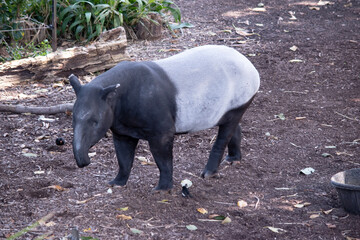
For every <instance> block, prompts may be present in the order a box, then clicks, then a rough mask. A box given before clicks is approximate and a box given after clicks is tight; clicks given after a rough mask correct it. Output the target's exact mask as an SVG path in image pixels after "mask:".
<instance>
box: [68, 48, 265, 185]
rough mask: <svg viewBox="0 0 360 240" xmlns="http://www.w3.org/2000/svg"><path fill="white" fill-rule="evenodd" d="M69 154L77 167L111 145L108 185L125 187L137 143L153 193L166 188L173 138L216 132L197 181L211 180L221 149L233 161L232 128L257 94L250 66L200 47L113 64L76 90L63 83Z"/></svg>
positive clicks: (227, 52)
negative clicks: (94, 150)
mask: <svg viewBox="0 0 360 240" xmlns="http://www.w3.org/2000/svg"><path fill="white" fill-rule="evenodd" d="M69 80H70V84H71V85H72V87H73V89H74V91H75V94H76V102H75V104H74V108H73V129H74V139H73V151H74V156H75V159H76V163H77V165H78V166H79V167H80V168H82V167H85V166H87V165H89V164H90V159H89V156H88V152H89V149H90V148H91V147H92V146H93V145H94V144H96V143H97V142H98V141H99V140H100V139H101V138H102V137H104V136H105V134H106V132H107V131H108V129H111V131H112V133H113V141H114V145H115V151H116V156H117V160H118V163H119V172H118V174H117V176H116V177H115V179H114V180H112V181H110V182H109V183H110V184H111V185H121V186H123V185H125V184H126V182H127V180H128V178H129V175H130V171H131V168H132V165H133V160H134V154H135V148H136V146H137V144H138V140H139V139H145V140H147V141H148V143H149V147H150V151H151V153H152V155H153V157H154V159H155V162H156V164H157V167H158V168H159V170H160V179H159V183H158V185H157V186H156V188H155V190H168V189H171V188H172V186H173V180H172V176H173V153H172V149H173V143H174V136H175V135H176V134H182V133H189V132H195V131H200V130H203V129H207V128H211V127H214V126H219V128H218V135H217V138H216V141H215V143H214V145H213V147H212V150H211V153H210V156H209V160H208V162H207V164H206V166H205V169H204V170H203V172H202V174H201V176H202V177H209V176H212V175H214V174H215V173H216V172H217V168H218V166H219V165H220V163H221V160H222V157H223V154H224V151H225V148H226V147H228V156H227V157H226V160H227V161H229V162H233V161H239V160H240V159H241V152H240V138H241V128H240V125H239V121H240V119H241V117H242V116H243V114H244V112H245V110H246V109H247V108H248V106H249V104H250V103H251V101H252V100H253V98H254V96H255V94H256V93H257V91H258V89H259V86H260V78H259V73H258V71H257V70H256V69H255V67H254V66H253V64H252V63H251V62H250V61H249V60H248V59H247V58H246V57H245V56H243V55H242V54H240V53H239V52H238V51H236V50H235V49H232V48H229V47H226V46H213V45H211V46H201V47H196V48H192V49H190V50H186V51H184V52H182V53H180V54H177V55H174V56H172V57H169V58H165V59H162V60H157V61H146V62H128V61H124V62H120V63H119V64H118V65H116V66H115V67H113V68H112V69H110V70H108V71H107V72H104V73H102V74H100V75H99V76H97V77H96V78H95V79H93V80H92V81H91V82H89V83H87V84H85V85H81V83H80V82H79V80H78V78H77V77H75V76H74V75H71V76H70V78H69Z"/></svg>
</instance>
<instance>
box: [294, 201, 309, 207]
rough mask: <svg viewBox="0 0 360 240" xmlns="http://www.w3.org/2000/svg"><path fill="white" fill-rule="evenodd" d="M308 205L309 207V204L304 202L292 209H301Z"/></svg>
mask: <svg viewBox="0 0 360 240" xmlns="http://www.w3.org/2000/svg"><path fill="white" fill-rule="evenodd" d="M309 205H311V203H309V202H305V203H298V204H295V205H294V207H296V208H303V207H306V206H309Z"/></svg>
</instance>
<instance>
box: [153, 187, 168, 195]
mask: <svg viewBox="0 0 360 240" xmlns="http://www.w3.org/2000/svg"><path fill="white" fill-rule="evenodd" d="M171 190H172V188H170V189H157V187H156V188H153V189H152V190H151V193H152V194H167V193H168V194H171Z"/></svg>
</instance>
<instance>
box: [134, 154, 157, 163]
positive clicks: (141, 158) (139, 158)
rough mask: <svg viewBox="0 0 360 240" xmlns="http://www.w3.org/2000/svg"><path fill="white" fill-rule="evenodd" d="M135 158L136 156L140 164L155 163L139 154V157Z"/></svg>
mask: <svg viewBox="0 0 360 240" xmlns="http://www.w3.org/2000/svg"><path fill="white" fill-rule="evenodd" d="M136 158H137V159H138V160H140V164H141V165H155V163H153V162H150V160H149V159H147V158H146V157H142V156H140V157H136Z"/></svg>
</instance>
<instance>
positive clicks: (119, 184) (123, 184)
mask: <svg viewBox="0 0 360 240" xmlns="http://www.w3.org/2000/svg"><path fill="white" fill-rule="evenodd" d="M109 185H110V186H112V187H113V186H122V187H124V186H126V182H124V181H118V180H115V179H114V180H112V181H110V182H109Z"/></svg>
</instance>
